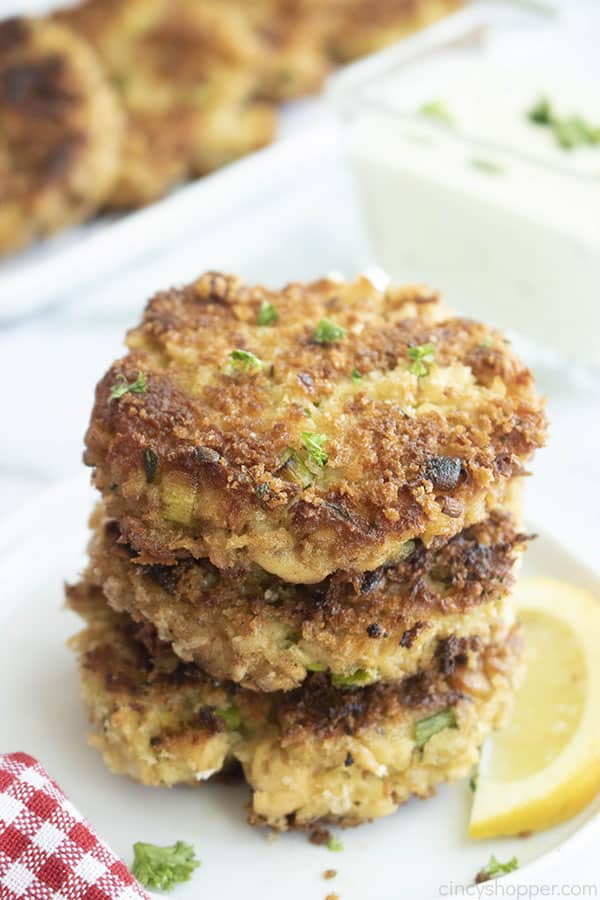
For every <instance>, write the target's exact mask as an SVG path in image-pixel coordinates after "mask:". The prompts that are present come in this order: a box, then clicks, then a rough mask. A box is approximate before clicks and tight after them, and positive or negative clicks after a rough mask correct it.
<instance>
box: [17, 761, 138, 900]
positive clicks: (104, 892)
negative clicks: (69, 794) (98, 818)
mask: <svg viewBox="0 0 600 900" xmlns="http://www.w3.org/2000/svg"><path fill="white" fill-rule="evenodd" d="M140 898H144V900H149V897H148V894H147V893H146V892H145V891H144V890H142V888H141V887H140V885H139V884H138V882H137V881H136V880H135V878H134V877H133V875H132V874H131V872H130V871H129V869H128V868H127V867H126V866H125V865H124V864H123V863H122V862H121V861H120V859H118V857H116V856H115V854H114V853H113V852H112V850H110V848H109V847H107V846H106V844H105V843H104V842H103V841H101V840H100V838H99V837H98V835H97V834H96V833H95V832H94V831H93V829H92V828H91V826H90V825H89V823H88V822H86V820H85V819H84V818H83V816H81V815H80V813H78V812H77V810H76V809H75V808H74V806H72V805H71V803H70V802H69V800H67V798H66V796H65V795H64V793H63V792H62V791H61V789H60V788H59V786H58V785H57V784H56V782H55V781H53V780H52V778H50V776H49V775H48V773H47V772H46V771H45V770H44V769H43V767H42V766H41V765H40V764H39V763H38V762H37V761H36V760H35V759H33V758H32V757H31V756H27V754H26V753H7V754H5V755H4V756H0V900H140Z"/></svg>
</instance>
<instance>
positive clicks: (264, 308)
mask: <svg viewBox="0 0 600 900" xmlns="http://www.w3.org/2000/svg"><path fill="white" fill-rule="evenodd" d="M278 318H279V314H278V312H277V307H276V306H273V304H272V303H269V302H268V300H262V301H261V304H260V309H259V310H258V317H257V319H256V323H257V325H274V324H275V322H276V321H277V319H278Z"/></svg>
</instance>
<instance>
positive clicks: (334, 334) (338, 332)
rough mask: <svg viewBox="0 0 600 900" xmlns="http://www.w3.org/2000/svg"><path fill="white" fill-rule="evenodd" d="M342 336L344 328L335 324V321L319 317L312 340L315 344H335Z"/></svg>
mask: <svg viewBox="0 0 600 900" xmlns="http://www.w3.org/2000/svg"><path fill="white" fill-rule="evenodd" d="M344 337H346V329H345V328H342V327H341V326H340V325H336V324H335V322H330V321H329V319H321V321H320V322H319V324H318V325H317V327H316V328H315V330H314V333H313V341H316V343H317V344H335V343H336V341H341V340H342V338H344Z"/></svg>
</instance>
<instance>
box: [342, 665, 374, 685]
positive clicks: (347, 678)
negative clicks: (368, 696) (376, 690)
mask: <svg viewBox="0 0 600 900" xmlns="http://www.w3.org/2000/svg"><path fill="white" fill-rule="evenodd" d="M376 680H377V672H374V671H373V670H372V669H356V671H355V672H353V673H352V675H332V676H331V683H332V684H333V685H334V687H341V688H347V687H366V685H368V684H373V682H374V681H376Z"/></svg>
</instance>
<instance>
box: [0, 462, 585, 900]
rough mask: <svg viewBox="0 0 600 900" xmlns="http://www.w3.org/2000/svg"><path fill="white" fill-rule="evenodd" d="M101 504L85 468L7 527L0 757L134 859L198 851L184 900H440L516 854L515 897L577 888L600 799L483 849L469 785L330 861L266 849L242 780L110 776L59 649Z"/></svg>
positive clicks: (529, 570) (555, 572) (539, 564)
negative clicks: (475, 834)
mask: <svg viewBox="0 0 600 900" xmlns="http://www.w3.org/2000/svg"><path fill="white" fill-rule="evenodd" d="M93 502H94V496H93V493H92V490H91V488H90V487H89V486H88V484H87V480H86V478H85V477H84V475H83V473H82V476H81V477H79V478H77V479H76V480H75V481H70V482H67V483H65V484H63V485H60V486H58V487H57V488H54V489H53V490H51V491H49V492H48V493H47V494H46V495H44V496H42V497H40V498H38V501H37V502H36V503H35V504H29V506H28V507H27V508H26V509H23V510H22V511H21V512H20V513H18V514H17V515H15V516H13V517H12V518H11V519H10V520H8V521H5V522H3V523H2V525H1V527H0V558H1V562H0V584H1V585H2V604H1V607H0V696H1V697H2V716H1V718H0V751H1V752H4V751H12V750H23V751H26V752H28V753H31V754H32V755H34V756H36V757H37V758H38V759H40V760H41V762H42V763H43V764H44V765H45V766H46V767H47V768H48V770H49V771H50V772H51V773H52V775H53V776H54V777H55V778H56V779H57V780H58V782H59V783H60V784H61V785H62V787H63V788H64V789H65V790H66V792H67V793H68V794H69V795H70V797H71V798H72V800H73V801H74V803H75V804H76V805H77V806H78V807H79V808H80V809H81V810H82V812H84V814H85V815H87V816H88V817H89V819H90V820H91V821H92V823H93V824H94V825H95V827H96V828H97V829H98V830H99V832H100V833H101V834H102V835H103V837H105V838H106V839H107V840H108V841H109V843H110V844H111V845H112V846H113V848H114V849H115V850H116V851H117V852H118V853H119V854H121V855H122V857H123V859H124V860H125V861H126V862H128V863H129V862H130V861H131V845H132V844H133V842H134V841H136V840H146V841H152V842H154V843H158V844H167V843H172V842H173V841H175V840H177V839H183V840H186V841H189V842H190V843H192V844H193V845H194V846H195V847H196V849H197V853H198V855H199V857H200V858H201V860H202V867H201V869H200V870H198V872H197V873H196V874H195V875H194V878H193V881H192V882H190V883H189V884H183V885H180V886H179V887H178V888H177V891H176V892H175V894H174V897H175V898H177V900H192V898H196V900H197V898H198V897H203V898H209V900H213V898H217V897H219V898H223V900H229V898H237V897H239V896H242V895H243V896H244V897H245V898H247V900H276V898H277V900H279V898H280V897H282V896H285V897H286V900H307V898H308V900H310V898H315V900H323V898H324V897H325V895H326V894H327V893H329V892H332V891H333V892H335V893H337V894H339V895H340V897H341V898H342V900H366V898H370V900H398V898H400V897H403V898H407V900H433V898H435V897H440V896H453V895H452V894H451V893H450V891H451V890H452V885H454V888H456V886H457V885H462V884H472V881H473V877H474V875H475V873H476V872H477V871H478V870H479V869H480V868H481V867H482V866H483V865H485V864H486V863H487V862H488V860H489V857H490V854H491V853H495V854H496V855H497V856H498V858H499V859H500V860H505V859H508V858H510V857H511V856H512V855H513V854H515V855H516V856H517V857H518V858H519V861H520V863H521V868H520V870H519V871H518V872H516V873H515V874H514V875H511V876H507V878H506V880H504V881H503V882H502V884H503V886H504V887H505V888H506V890H508V889H509V885H513V890H514V891H515V893H513V894H512V895H511V894H506V896H517V894H516V889H517V887H518V886H521V885H538V886H539V885H540V884H552V883H554V884H562V883H568V884H571V885H572V884H573V883H574V881H575V872H577V875H578V876H580V877H581V876H582V860H585V859H586V857H587V858H589V859H590V862H591V854H589V855H588V854H587V853H586V848H588V847H591V846H592V845H595V846H597V844H598V839H599V837H600V816H599V815H598V813H599V812H600V797H599V798H598V799H597V802H596V803H595V804H593V805H592V806H591V807H589V808H588V809H587V810H586V811H585V812H583V813H582V814H581V815H579V816H578V817H577V818H576V819H573V820H572V821H571V822H568V823H566V824H565V825H562V826H560V827H558V828H554V829H552V830H550V831H547V832H544V833H542V834H537V835H534V836H533V837H531V838H528V839H527V840H524V839H521V840H519V839H510V840H509V839H502V840H494V841H486V842H477V843H475V842H470V841H469V840H468V839H467V837H466V826H467V818H468V811H469V804H470V792H469V788H468V786H467V784H466V783H465V782H462V783H460V784H458V785H453V786H445V787H443V788H442V789H441V790H440V791H439V793H438V795H437V796H436V797H435V798H433V799H431V800H428V801H426V802H422V801H418V800H414V801H411V802H409V803H408V804H406V805H405V806H404V807H402V808H401V809H400V810H399V811H398V812H397V813H396V814H395V815H394V816H391V817H389V818H387V819H382V820H380V821H378V822H375V823H373V824H372V825H369V826H363V827H362V828H357V829H349V830H347V831H345V832H344V833H343V834H342V840H343V844H344V850H343V852H341V853H332V852H330V851H328V850H327V849H325V848H323V847H315V846H313V845H311V844H309V842H308V840H307V838H306V836H305V835H302V834H288V835H282V836H279V837H278V839H277V840H276V841H275V842H274V843H270V842H269V841H268V840H267V839H266V834H265V832H263V831H258V830H254V829H251V828H249V827H248V826H247V825H246V824H245V812H244V805H245V803H246V802H247V800H248V796H249V794H248V791H247V789H246V788H244V787H243V786H241V785H240V786H229V785H218V784H214V785H213V784H207V785H202V786H199V787H196V788H186V787H183V788H177V789H173V790H166V789H157V788H145V787H142V786H140V785H136V784H134V783H133V782H130V781H128V780H127V779H126V778H123V777H116V776H113V775H110V774H109V772H108V771H107V770H106V769H105V768H104V765H103V763H102V761H101V758H100V756H99V755H98V753H97V752H96V751H94V750H92V749H90V748H88V746H87V744H86V722H85V717H84V714H83V710H82V708H81V704H80V702H79V696H78V680H77V675H76V671H75V660H74V658H73V656H72V654H71V653H70V652H69V651H68V650H67V649H66V647H65V641H66V639H67V637H68V636H69V635H71V634H73V633H74V632H75V631H76V630H77V629H78V627H79V622H78V619H77V617H76V616H75V615H74V614H73V613H71V612H65V611H61V604H62V585H63V581H64V579H65V578H66V579H74V578H76V576H77V574H78V572H79V571H80V570H81V568H82V566H83V563H84V549H85V543H86V539H87V534H86V527H85V522H86V519H87V516H88V514H89V512H90V510H91V508H92V504H93ZM525 571H526V574H541V573H543V574H545V575H550V576H554V577H559V578H564V579H567V580H569V581H572V582H574V583H576V584H579V585H581V586H582V587H586V588H588V589H589V588H591V589H594V590H596V591H598V590H599V589H600V582H599V580H598V578H596V576H594V575H593V574H592V573H591V572H589V571H587V570H586V569H585V568H584V567H583V566H582V565H581V564H580V563H579V562H578V561H577V560H576V559H575V558H574V557H572V556H571V555H569V554H568V553H567V552H566V551H565V550H563V549H562V548H561V547H559V546H558V545H557V544H555V543H553V542H552V541H551V540H550V539H549V538H547V537H545V536H543V535H542V536H541V537H540V539H539V540H538V541H535V542H534V544H533V546H532V547H531V550H530V552H529V554H528V557H527V562H526V564H525ZM549 649H550V648H549ZM327 868H335V869H338V871H339V874H338V876H337V878H336V879H335V880H334V881H324V880H323V877H322V873H323V871H324V870H325V869H327ZM590 880H591V869H590ZM454 896H456V894H454ZM471 896H477V894H472V895H471ZM519 896H525V894H522V893H521V894H519ZM530 896H534V895H533V894H531V895H530Z"/></svg>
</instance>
